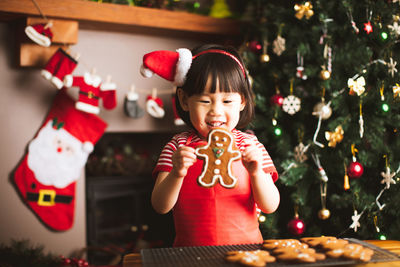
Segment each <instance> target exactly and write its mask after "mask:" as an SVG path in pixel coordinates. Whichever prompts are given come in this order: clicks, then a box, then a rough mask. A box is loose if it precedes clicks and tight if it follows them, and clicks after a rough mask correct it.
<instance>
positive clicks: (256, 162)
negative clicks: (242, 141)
mask: <svg viewBox="0 0 400 267" xmlns="http://www.w3.org/2000/svg"><path fill="white" fill-rule="evenodd" d="M262 157H263V155H262V151H261V150H260V149H259V148H258V147H257V146H256V144H255V143H254V142H251V141H250V142H248V145H247V146H246V148H245V149H244V151H243V152H242V162H243V165H244V167H245V168H246V169H247V171H248V172H249V174H250V175H256V174H257V173H259V172H260V171H263V170H262V161H261V159H262Z"/></svg>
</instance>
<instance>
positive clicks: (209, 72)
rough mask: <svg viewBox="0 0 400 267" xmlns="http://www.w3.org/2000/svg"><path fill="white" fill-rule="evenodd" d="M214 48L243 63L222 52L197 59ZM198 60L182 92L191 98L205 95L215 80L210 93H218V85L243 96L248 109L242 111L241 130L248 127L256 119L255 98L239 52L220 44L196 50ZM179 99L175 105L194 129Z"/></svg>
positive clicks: (204, 46)
mask: <svg viewBox="0 0 400 267" xmlns="http://www.w3.org/2000/svg"><path fill="white" fill-rule="evenodd" d="M211 49H217V50H222V51H226V52H228V53H229V54H231V55H233V56H234V57H236V58H237V59H238V60H239V62H240V64H241V65H242V66H243V67H241V66H240V65H239V64H238V62H236V61H235V60H234V59H233V58H232V57H231V56H229V55H225V54H222V53H213V52H210V53H204V54H201V55H199V56H197V57H196V55H197V54H199V53H201V52H203V51H206V50H211ZM192 54H193V56H194V57H195V58H194V59H193V62H192V65H191V66H190V69H189V71H188V73H187V75H186V80H185V83H184V84H183V85H182V87H181V89H182V90H183V92H184V93H185V94H186V95H187V96H188V97H190V96H193V95H196V94H202V93H203V92H204V89H205V88H206V84H207V81H208V79H209V78H211V88H210V92H211V93H215V92H216V90H217V84H218V85H219V90H220V91H221V92H233V93H239V94H240V95H241V96H242V97H243V99H244V100H245V102H246V105H245V107H244V109H243V110H242V111H241V112H240V118H239V122H238V125H237V126H236V127H237V128H239V129H242V128H245V127H246V126H247V125H248V124H249V123H250V122H251V120H252V119H253V116H254V95H253V91H252V89H251V86H250V82H249V79H248V77H247V74H245V73H243V70H244V64H243V60H242V59H241V57H240V56H239V54H238V52H237V51H236V50H235V49H234V48H232V47H224V46H220V45H203V46H200V47H197V48H194V49H193V50H192ZM175 97H176V99H175V100H176V101H175V105H176V109H177V112H178V114H179V116H180V117H181V118H182V120H183V121H184V122H185V123H186V124H187V125H189V126H191V127H192V128H193V125H192V123H191V121H190V117H189V112H186V111H184V110H183V109H182V107H181V105H180V103H179V99H178V98H177V95H176V96H175Z"/></svg>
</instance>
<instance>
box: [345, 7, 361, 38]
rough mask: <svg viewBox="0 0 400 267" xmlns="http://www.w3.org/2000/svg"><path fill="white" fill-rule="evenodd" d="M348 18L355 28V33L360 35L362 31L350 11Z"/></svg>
mask: <svg viewBox="0 0 400 267" xmlns="http://www.w3.org/2000/svg"><path fill="white" fill-rule="evenodd" d="M347 17H348V18H349V20H350V24H351V27H352V28H353V30H354V32H355V33H356V34H358V33H359V32H360V29H358V27H357V24H356V23H355V22H354V19H353V15H352V14H351V10H350V9H349V10H348V11H347Z"/></svg>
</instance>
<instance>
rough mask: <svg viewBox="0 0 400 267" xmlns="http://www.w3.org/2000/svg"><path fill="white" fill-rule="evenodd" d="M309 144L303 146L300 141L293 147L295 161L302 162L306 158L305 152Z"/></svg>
mask: <svg viewBox="0 0 400 267" xmlns="http://www.w3.org/2000/svg"><path fill="white" fill-rule="evenodd" d="M309 147H310V145H307V146H304V144H303V143H302V142H300V143H299V144H298V145H297V146H296V147H295V148H294V159H295V160H296V161H297V162H300V163H303V162H304V161H306V160H307V159H308V157H307V155H306V152H307V150H308V148H309Z"/></svg>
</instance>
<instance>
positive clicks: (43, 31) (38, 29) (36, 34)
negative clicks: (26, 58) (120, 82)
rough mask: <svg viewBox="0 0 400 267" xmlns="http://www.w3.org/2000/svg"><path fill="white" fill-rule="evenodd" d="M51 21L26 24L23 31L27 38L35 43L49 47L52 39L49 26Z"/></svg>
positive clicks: (51, 24)
mask: <svg viewBox="0 0 400 267" xmlns="http://www.w3.org/2000/svg"><path fill="white" fill-rule="evenodd" d="M52 26H53V23H52V22H51V21H50V22H48V23H46V24H44V23H39V24H34V25H28V26H27V27H26V28H25V33H26V35H28V37H29V39H31V40H32V41H34V42H35V43H37V44H38V45H41V46H44V47H49V46H50V45H51V41H52V39H53V33H52V32H51V30H50V28H51V27H52Z"/></svg>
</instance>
